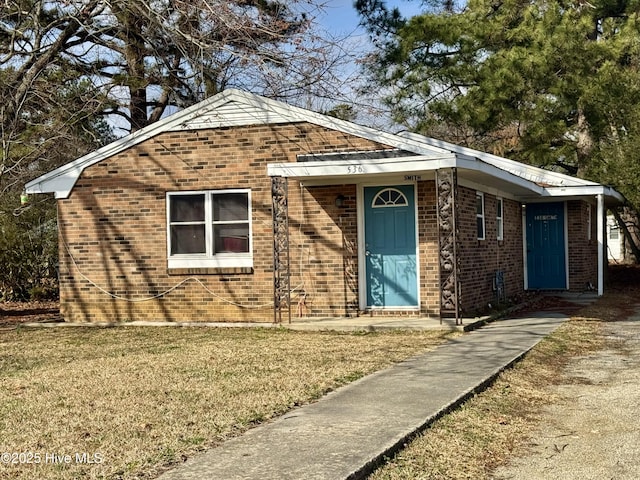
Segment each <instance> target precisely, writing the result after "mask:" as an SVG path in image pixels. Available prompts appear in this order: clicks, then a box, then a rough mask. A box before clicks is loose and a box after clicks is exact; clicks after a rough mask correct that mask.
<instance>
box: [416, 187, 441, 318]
mask: <svg viewBox="0 0 640 480" xmlns="http://www.w3.org/2000/svg"><path fill="white" fill-rule="evenodd" d="M416 198H417V199H418V201H417V205H418V207H417V208H418V243H419V252H418V254H419V256H420V312H421V313H422V314H427V315H436V316H437V315H440V264H439V261H440V260H439V259H440V256H439V253H438V212H437V208H436V182H435V181H421V182H418V185H417V197H416Z"/></svg>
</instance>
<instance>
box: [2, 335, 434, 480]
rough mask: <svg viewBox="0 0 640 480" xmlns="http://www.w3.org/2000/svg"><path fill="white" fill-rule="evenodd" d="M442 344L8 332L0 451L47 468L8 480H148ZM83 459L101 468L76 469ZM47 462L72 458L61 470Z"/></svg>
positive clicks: (9, 472)
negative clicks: (86, 457) (93, 460)
mask: <svg viewBox="0 0 640 480" xmlns="http://www.w3.org/2000/svg"><path fill="white" fill-rule="evenodd" d="M443 339H444V333H443V332H424V333H410V332H405V333H401V332H393V333H384V334H381V333H375V334H366V335H364V334H330V333H296V332H289V331H281V330H267V329H263V330H261V329H247V330H241V329H204V328H192V329H186V328H184V329H174V328H125V327H123V328H118V329H80V328H78V329H75V328H73V329H72V328H64V329H55V330H41V329H38V330H33V329H20V328H18V329H17V330H13V331H5V332H3V334H2V336H1V337H0V453H2V452H16V453H20V452H31V453H33V454H36V453H37V454H39V455H40V463H39V464H21V465H7V464H2V463H0V478H7V479H33V478H47V479H53V478H56V479H71V478H73V479H78V478H87V479H90V478H110V479H130V478H151V477H154V476H155V475H157V474H158V472H159V471H161V470H162V469H163V468H166V467H167V466H168V465H171V464H173V463H175V462H179V461H181V460H183V459H184V458H185V457H186V456H190V455H193V454H194V453H195V452H198V451H201V450H203V449H205V448H207V447H209V446H212V445H214V444H217V443H220V442H221V441H223V440H224V439H226V438H229V437H230V436H233V435H237V434H239V433H240V432H242V431H244V430H246V429H247V428H249V427H251V426H252V425H254V424H256V423H259V422H263V421H266V420H268V419H269V418H271V417H274V416H277V415H280V414H282V413H283V412H285V411H287V410H288V409H291V408H292V407H294V406H296V405H299V404H304V403H307V402H310V401H312V400H314V399H317V398H318V397H320V396H321V395H322V394H324V393H326V392H327V391H329V390H331V389H334V388H336V387H337V386H339V385H342V384H344V383H347V382H349V381H352V380H354V379H356V378H358V377H361V376H363V375H365V374H367V373H370V372H372V371H375V370H377V369H380V368H382V367H385V366H387V365H389V364H391V363H392V362H397V361H400V360H402V359H404V358H406V357H408V356H411V355H413V354H415V353H417V352H419V351H422V350H424V349H426V348H429V347H431V346H434V345H436V344H437V343H439V342H440V341H442V340H443ZM76 453H78V454H82V453H87V454H88V455H89V458H94V457H92V456H93V455H94V454H98V455H99V457H96V459H97V460H102V462H101V463H99V464H82V463H77V462H76V461H75V454H76ZM47 454H55V455H58V456H61V455H65V454H67V455H71V460H72V461H71V463H70V464H65V465H60V464H53V463H51V461H50V460H51V457H46V455H47ZM26 459H29V457H25V456H23V457H22V458H21V459H19V460H26ZM30 459H31V460H36V458H35V456H33V457H30Z"/></svg>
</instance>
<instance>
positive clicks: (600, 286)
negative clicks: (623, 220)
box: [596, 193, 606, 297]
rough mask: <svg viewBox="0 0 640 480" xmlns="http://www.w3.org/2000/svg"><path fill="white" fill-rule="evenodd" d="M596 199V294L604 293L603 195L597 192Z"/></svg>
mask: <svg viewBox="0 0 640 480" xmlns="http://www.w3.org/2000/svg"><path fill="white" fill-rule="evenodd" d="M596 198H597V199H598V296H599V297H601V296H602V295H603V294H604V259H605V251H604V247H605V238H604V235H605V228H606V226H605V223H604V219H605V209H604V195H603V194H602V193H599V194H598V195H596Z"/></svg>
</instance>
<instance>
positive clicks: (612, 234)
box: [609, 226, 620, 240]
mask: <svg viewBox="0 0 640 480" xmlns="http://www.w3.org/2000/svg"><path fill="white" fill-rule="evenodd" d="M609 238H610V239H611V240H619V239H620V230H619V229H618V227H617V226H611V230H609Z"/></svg>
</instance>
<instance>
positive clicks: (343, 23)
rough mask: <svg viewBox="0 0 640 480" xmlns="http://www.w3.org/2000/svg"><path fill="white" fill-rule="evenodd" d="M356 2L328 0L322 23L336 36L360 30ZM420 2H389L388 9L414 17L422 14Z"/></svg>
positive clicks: (395, 0) (401, 0)
mask: <svg viewBox="0 0 640 480" xmlns="http://www.w3.org/2000/svg"><path fill="white" fill-rule="evenodd" d="M353 3H354V0H327V1H326V3H325V5H326V8H325V14H324V15H323V16H322V17H321V18H320V21H321V22H322V23H323V24H324V25H326V27H327V29H329V31H331V32H332V33H335V34H338V35H340V34H350V33H352V32H354V31H355V30H356V29H357V28H358V23H359V21H360V19H359V17H358V14H357V13H356V10H355V8H354V7H353ZM421 3H422V2H420V1H419V0H413V1H411V0H387V2H386V4H387V7H396V6H397V7H398V8H399V9H400V11H401V12H402V13H403V14H404V15H405V16H412V15H415V14H417V13H419V12H420V10H421Z"/></svg>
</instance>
